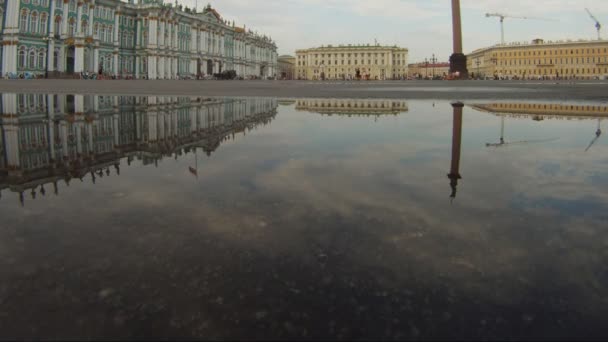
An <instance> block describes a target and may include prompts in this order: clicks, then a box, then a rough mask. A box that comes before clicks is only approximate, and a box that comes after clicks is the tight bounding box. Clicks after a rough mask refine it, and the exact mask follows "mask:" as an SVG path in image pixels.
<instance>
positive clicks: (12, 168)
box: [0, 94, 277, 203]
mask: <svg viewBox="0 0 608 342" xmlns="http://www.w3.org/2000/svg"><path fill="white" fill-rule="evenodd" d="M1 100H2V104H1V111H2V112H1V124H0V127H1V132H0V134H1V136H0V195H1V194H2V191H4V190H6V189H10V191H13V192H16V193H19V194H20V199H21V201H22V203H23V200H24V193H26V192H28V191H29V192H30V194H31V197H32V198H35V197H36V196H37V194H40V195H44V194H45V193H46V189H45V186H46V187H47V188H49V187H51V186H52V188H53V191H54V192H55V193H56V194H57V193H58V191H59V189H58V183H59V182H60V181H64V182H65V184H66V185H69V182H70V180H71V179H74V178H76V179H80V180H82V179H83V178H84V177H85V176H86V175H88V174H90V175H91V180H92V181H93V182H95V179H96V177H103V176H104V174H105V175H106V176H109V175H110V174H111V173H112V172H113V171H114V172H115V173H117V174H119V173H120V160H121V159H123V158H126V159H127V162H128V163H129V164H130V163H131V161H133V160H136V159H137V160H142V161H143V163H144V164H145V165H148V164H156V165H157V163H158V161H159V160H160V159H162V158H163V157H175V158H177V157H178V156H180V155H182V154H185V153H188V152H190V151H192V150H193V149H194V148H202V149H203V150H204V151H205V152H206V153H207V155H210V154H211V153H212V152H213V151H215V150H216V149H217V148H218V147H219V145H220V144H221V143H222V142H223V141H226V140H227V139H231V138H233V137H234V135H235V134H237V133H241V132H242V133H245V132H246V131H248V130H251V129H253V128H255V127H256V126H258V125H266V124H268V123H269V122H270V121H271V120H272V119H273V118H274V117H275V115H276V108H277V101H276V100H275V99H271V98H247V99H245V98H242V99H240V98H236V99H206V98H202V97H157V96H144V97H125V96H96V95H88V96H87V95H34V94H32V95H21V94H20V95H17V94H2V95H1ZM87 178H88V177H87Z"/></svg>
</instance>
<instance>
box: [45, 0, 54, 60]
mask: <svg viewBox="0 0 608 342" xmlns="http://www.w3.org/2000/svg"><path fill="white" fill-rule="evenodd" d="M56 1H57V0H51V12H50V13H51V15H50V16H49V23H50V25H49V26H50V27H49V37H48V38H49V45H48V47H47V50H46V70H47V71H49V72H52V71H54V70H55V65H54V63H53V62H54V55H55V39H54V36H55V25H54V24H55V16H54V15H53V13H55V6H56Z"/></svg>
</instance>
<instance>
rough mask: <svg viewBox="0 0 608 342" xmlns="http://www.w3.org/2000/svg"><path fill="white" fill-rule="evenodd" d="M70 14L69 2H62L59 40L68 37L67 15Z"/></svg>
mask: <svg viewBox="0 0 608 342" xmlns="http://www.w3.org/2000/svg"><path fill="white" fill-rule="evenodd" d="M69 12H70V0H63V9H62V13H61V38H62V39H64V38H65V37H67V36H68V19H69V18H68V17H69V15H68V13H69Z"/></svg>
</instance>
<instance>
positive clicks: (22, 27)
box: [19, 10, 28, 32]
mask: <svg viewBox="0 0 608 342" xmlns="http://www.w3.org/2000/svg"><path fill="white" fill-rule="evenodd" d="M27 17H28V13H27V10H23V11H22V12H21V20H19V31H21V32H27V29H28V27H27Z"/></svg>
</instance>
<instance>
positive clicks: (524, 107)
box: [471, 102, 608, 120]
mask: <svg viewBox="0 0 608 342" xmlns="http://www.w3.org/2000/svg"><path fill="white" fill-rule="evenodd" d="M471 107H472V108H474V109H475V110H478V111H481V112H487V113H493V114H496V115H501V116H502V115H506V116H510V117H528V116H531V117H533V118H534V119H535V120H544V119H548V118H551V119H555V118H560V119H563V118H566V119H574V118H577V119H599V118H604V119H606V118H608V106H607V105H599V104H592V105H590V104H582V103H581V104H560V103H521V102H519V103H514V102H500V103H488V104H476V105H472V106H471Z"/></svg>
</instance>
